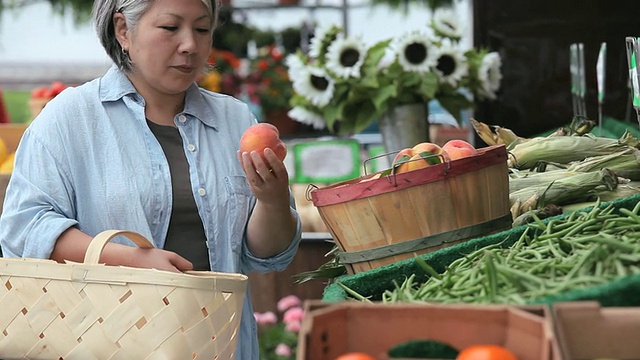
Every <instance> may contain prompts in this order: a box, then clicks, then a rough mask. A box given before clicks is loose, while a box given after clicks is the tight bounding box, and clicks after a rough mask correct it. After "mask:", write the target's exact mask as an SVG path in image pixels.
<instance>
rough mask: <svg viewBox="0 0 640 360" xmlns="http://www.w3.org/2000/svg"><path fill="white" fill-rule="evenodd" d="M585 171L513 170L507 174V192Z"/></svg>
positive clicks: (543, 184) (548, 182)
mask: <svg viewBox="0 0 640 360" xmlns="http://www.w3.org/2000/svg"><path fill="white" fill-rule="evenodd" d="M583 172H586V171H575V170H565V169H556V170H549V171H544V172H533V171H528V172H520V171H517V170H513V171H512V173H511V174H510V175H509V192H514V191H518V190H522V189H526V188H528V187H531V186H548V185H549V184H551V183H552V182H554V181H556V180H560V179H565V178H568V177H570V176H574V175H578V174H581V173H583Z"/></svg>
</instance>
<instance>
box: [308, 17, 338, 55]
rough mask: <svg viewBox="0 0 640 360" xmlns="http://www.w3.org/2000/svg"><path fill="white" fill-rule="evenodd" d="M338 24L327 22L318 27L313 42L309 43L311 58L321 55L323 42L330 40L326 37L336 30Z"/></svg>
mask: <svg viewBox="0 0 640 360" xmlns="http://www.w3.org/2000/svg"><path fill="white" fill-rule="evenodd" d="M336 26H337V25H335V24H331V23H327V24H325V25H320V26H317V27H316V29H315V31H314V34H313V37H312V38H311V42H310V43H309V56H310V57H311V58H314V59H316V58H318V57H319V56H320V54H321V53H322V45H323V43H324V42H325V41H328V40H330V39H326V37H327V36H328V35H329V34H330V33H334V32H335V31H336V29H337V28H336ZM332 36H333V35H332Z"/></svg>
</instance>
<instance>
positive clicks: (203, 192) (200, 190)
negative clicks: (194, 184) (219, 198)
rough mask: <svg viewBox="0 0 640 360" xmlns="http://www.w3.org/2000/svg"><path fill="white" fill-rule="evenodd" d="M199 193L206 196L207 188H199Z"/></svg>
mask: <svg viewBox="0 0 640 360" xmlns="http://www.w3.org/2000/svg"><path fill="white" fill-rule="evenodd" d="M198 194H200V196H205V195H207V190H205V189H203V188H200V189H198Z"/></svg>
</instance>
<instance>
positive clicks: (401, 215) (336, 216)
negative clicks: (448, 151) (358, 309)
mask: <svg viewBox="0 0 640 360" xmlns="http://www.w3.org/2000/svg"><path fill="white" fill-rule="evenodd" d="M478 153H479V154H478V155H475V156H470V157H466V158H461V159H456V160H453V161H446V162H444V163H442V164H437V165H432V166H429V167H426V168H422V169H418V170H414V171H409V172H405V173H400V174H395V175H388V176H382V177H380V178H378V179H372V176H374V175H370V176H368V177H365V178H363V179H354V180H349V181H345V182H341V183H337V184H333V185H330V186H327V187H324V188H316V189H313V190H310V195H311V199H312V201H313V204H314V205H315V206H316V207H317V208H318V211H319V212H320V215H321V217H322V219H323V221H324V222H325V224H326V225H327V227H328V228H329V231H330V232H331V234H332V236H333V238H334V239H335V240H336V244H337V245H338V248H339V249H340V251H341V253H340V255H339V258H340V261H341V263H343V264H345V266H346V268H347V271H348V272H349V273H350V274H354V273H358V272H362V271H367V270H371V269H375V268H378V267H380V266H383V265H387V264H391V263H394V262H397V261H400V260H404V259H407V258H410V257H413V256H414V254H424V253H427V252H431V251H434V250H437V249H440V248H443V247H447V246H451V245H453V244H456V243H459V242H461V241H464V240H467V239H471V238H474V237H478V236H481V235H485V234H489V233H492V232H496V231H501V230H505V229H508V228H510V227H511V222H512V219H511V212H510V211H509V174H508V168H507V151H506V148H505V146H504V145H496V146H491V147H486V148H481V149H478ZM363 180H366V181H363Z"/></svg>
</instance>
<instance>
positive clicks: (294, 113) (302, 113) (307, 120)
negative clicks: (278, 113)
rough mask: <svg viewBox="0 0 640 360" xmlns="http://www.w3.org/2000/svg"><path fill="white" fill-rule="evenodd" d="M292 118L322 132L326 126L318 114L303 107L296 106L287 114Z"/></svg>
mask: <svg viewBox="0 0 640 360" xmlns="http://www.w3.org/2000/svg"><path fill="white" fill-rule="evenodd" d="M287 115H289V117H290V118H292V119H294V120H296V121H298V122H300V123H303V124H307V125H311V126H313V128H314V129H316V130H322V129H324V128H325V126H326V124H325V123H324V119H323V118H322V116H321V115H320V114H318V113H316V112H313V111H310V110H307V109H305V108H304V107H302V106H296V107H294V108H293V109H291V110H289V112H288V113H287Z"/></svg>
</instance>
